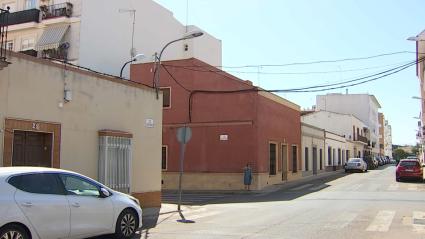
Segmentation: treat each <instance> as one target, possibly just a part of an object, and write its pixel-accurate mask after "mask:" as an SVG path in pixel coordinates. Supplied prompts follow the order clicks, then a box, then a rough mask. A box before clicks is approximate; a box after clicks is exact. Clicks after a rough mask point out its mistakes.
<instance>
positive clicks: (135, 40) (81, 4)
mask: <svg viewBox="0 0 425 239" xmlns="http://www.w3.org/2000/svg"><path fill="white" fill-rule="evenodd" d="M7 6H9V7H10V11H11V13H10V14H9V25H10V26H9V35H8V43H7V48H8V49H9V50H13V51H19V52H25V53H26V54H30V55H33V56H47V57H52V58H61V59H65V58H66V59H67V60H68V61H70V62H72V63H74V64H78V65H80V66H84V67H87V68H90V69H93V70H96V71H98V72H102V73H108V74H111V75H119V74H120V70H121V67H122V66H123V64H124V63H125V62H127V61H129V60H130V59H131V57H132V56H135V55H136V54H137V53H143V54H144V55H145V56H146V57H145V59H142V61H146V62H150V61H153V60H152V59H153V57H152V56H153V55H154V53H155V52H160V51H161V49H162V48H163V47H164V46H165V45H166V44H167V43H168V42H170V41H172V40H176V39H179V38H182V37H183V36H184V35H185V33H187V32H191V31H195V30H199V28H197V27H196V26H186V25H184V24H182V23H180V22H179V21H177V20H176V18H175V17H174V16H173V13H172V12H170V11H169V10H167V9H166V8H164V7H162V6H161V5H159V4H158V3H156V2H155V1H153V0H119V1H116V0H89V1H83V0H0V8H6V7H7ZM192 57H194V58H197V59H200V60H202V61H204V62H207V63H209V64H211V65H214V66H220V65H221V59H222V57H221V41H220V40H218V39H216V38H215V37H213V36H211V35H209V34H208V33H206V32H204V35H203V36H202V37H198V38H196V39H190V40H185V41H180V42H176V43H175V44H172V45H171V46H169V47H167V50H166V52H164V54H163V57H162V60H176V59H188V58H192ZM123 76H124V77H126V78H128V77H129V67H126V68H125V69H124V71H123Z"/></svg>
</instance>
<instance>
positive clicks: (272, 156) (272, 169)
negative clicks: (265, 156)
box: [269, 143, 277, 175]
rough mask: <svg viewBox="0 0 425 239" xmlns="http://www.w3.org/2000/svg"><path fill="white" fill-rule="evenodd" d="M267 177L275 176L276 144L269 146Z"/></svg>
mask: <svg viewBox="0 0 425 239" xmlns="http://www.w3.org/2000/svg"><path fill="white" fill-rule="evenodd" d="M269 163H270V169H269V170H270V171H269V175H276V168H277V167H276V144H273V143H270V144H269Z"/></svg>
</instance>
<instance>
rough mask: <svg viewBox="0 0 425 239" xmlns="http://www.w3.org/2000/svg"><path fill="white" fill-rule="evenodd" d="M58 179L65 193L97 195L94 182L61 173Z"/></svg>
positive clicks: (97, 190)
mask: <svg viewBox="0 0 425 239" xmlns="http://www.w3.org/2000/svg"><path fill="white" fill-rule="evenodd" d="M60 179H61V180H62V183H63V185H64V186H65V190H66V193H67V194H68V195H78V196H94V197H99V196H100V193H99V188H98V186H97V185H96V184H93V183H92V182H89V181H88V180H86V179H83V178H81V177H78V176H74V175H67V174H61V175H60Z"/></svg>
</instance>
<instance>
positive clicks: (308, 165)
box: [301, 123, 325, 176]
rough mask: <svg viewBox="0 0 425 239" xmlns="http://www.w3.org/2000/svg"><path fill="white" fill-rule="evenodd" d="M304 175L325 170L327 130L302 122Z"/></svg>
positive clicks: (315, 173)
mask: <svg viewBox="0 0 425 239" xmlns="http://www.w3.org/2000/svg"><path fill="white" fill-rule="evenodd" d="M301 137H302V139H301V155H302V159H301V161H302V162H303V176H311V175H317V174H319V173H322V172H324V171H325V158H324V157H325V130H323V129H321V128H318V127H315V126H312V125H309V124H305V123H301Z"/></svg>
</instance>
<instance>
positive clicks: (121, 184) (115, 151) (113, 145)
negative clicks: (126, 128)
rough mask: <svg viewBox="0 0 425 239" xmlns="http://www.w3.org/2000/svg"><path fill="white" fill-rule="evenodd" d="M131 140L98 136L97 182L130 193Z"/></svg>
mask: <svg viewBox="0 0 425 239" xmlns="http://www.w3.org/2000/svg"><path fill="white" fill-rule="evenodd" d="M130 169H131V138H127V137H118V136H99V181H100V182H101V183H103V184H105V185H106V186H108V187H110V188H112V189H114V190H117V191H120V192H123V193H130Z"/></svg>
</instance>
